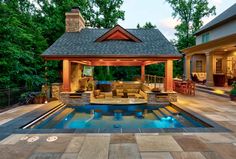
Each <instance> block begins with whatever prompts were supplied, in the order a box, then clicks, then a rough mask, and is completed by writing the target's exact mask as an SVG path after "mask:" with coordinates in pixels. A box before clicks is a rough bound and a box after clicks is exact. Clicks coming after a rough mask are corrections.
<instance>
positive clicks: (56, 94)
mask: <svg viewBox="0 0 236 159" xmlns="http://www.w3.org/2000/svg"><path fill="white" fill-rule="evenodd" d="M60 92H61V83H52V98H56V99H60Z"/></svg>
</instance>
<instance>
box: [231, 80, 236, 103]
mask: <svg viewBox="0 0 236 159" xmlns="http://www.w3.org/2000/svg"><path fill="white" fill-rule="evenodd" d="M232 87H233V88H232V90H231V91H230V99H231V100H232V101H236V81H234V82H233V84H232Z"/></svg>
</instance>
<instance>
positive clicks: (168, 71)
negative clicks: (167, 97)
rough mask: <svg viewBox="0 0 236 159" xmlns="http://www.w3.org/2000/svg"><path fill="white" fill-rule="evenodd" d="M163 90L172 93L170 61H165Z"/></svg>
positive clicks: (171, 63)
mask: <svg viewBox="0 0 236 159" xmlns="http://www.w3.org/2000/svg"><path fill="white" fill-rule="evenodd" d="M164 88H165V91H166V92H173V61H172V60H167V61H166V62H165V83H164Z"/></svg>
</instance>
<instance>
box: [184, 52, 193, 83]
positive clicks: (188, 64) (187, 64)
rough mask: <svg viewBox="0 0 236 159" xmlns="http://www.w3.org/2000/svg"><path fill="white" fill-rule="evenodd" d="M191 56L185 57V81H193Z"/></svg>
mask: <svg viewBox="0 0 236 159" xmlns="http://www.w3.org/2000/svg"><path fill="white" fill-rule="evenodd" d="M190 69H191V56H190V55H185V57H184V75H185V80H190V79H191V71H190Z"/></svg>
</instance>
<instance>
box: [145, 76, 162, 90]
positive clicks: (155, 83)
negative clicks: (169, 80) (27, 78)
mask: <svg viewBox="0 0 236 159" xmlns="http://www.w3.org/2000/svg"><path fill="white" fill-rule="evenodd" d="M164 80H165V77H162V76H156V75H145V83H146V84H147V85H148V86H150V87H152V88H160V89H162V88H163V87H164V85H163V84H164Z"/></svg>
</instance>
